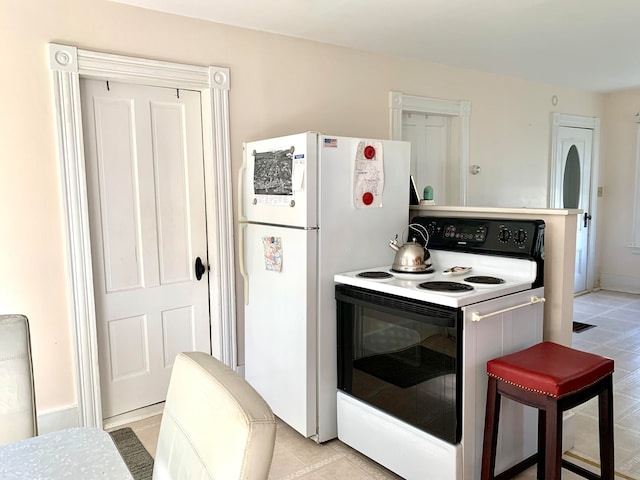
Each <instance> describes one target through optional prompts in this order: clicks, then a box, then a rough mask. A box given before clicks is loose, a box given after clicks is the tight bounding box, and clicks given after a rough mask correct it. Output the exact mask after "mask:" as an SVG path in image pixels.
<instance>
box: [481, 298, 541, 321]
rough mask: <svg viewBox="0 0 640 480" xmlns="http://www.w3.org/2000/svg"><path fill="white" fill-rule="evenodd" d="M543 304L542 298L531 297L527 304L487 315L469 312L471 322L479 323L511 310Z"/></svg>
mask: <svg viewBox="0 0 640 480" xmlns="http://www.w3.org/2000/svg"><path fill="white" fill-rule="evenodd" d="M544 302H545V298H544V297H536V296H532V297H531V300H530V301H529V302H527V303H523V304H521V305H514V306H513V307H509V308H504V309H502V310H498V311H495V312H491V313H487V314H486V315H480V312H471V321H472V322H479V321H480V320H482V319H483V318H487V317H493V316H494V315H500V314H501V313H506V312H510V311H511V310H517V309H518V308H523V307H528V306H529V305H535V304H536V303H544Z"/></svg>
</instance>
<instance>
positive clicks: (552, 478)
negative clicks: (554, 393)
mask: <svg viewBox="0 0 640 480" xmlns="http://www.w3.org/2000/svg"><path fill="white" fill-rule="evenodd" d="M545 410H546V417H547V418H546V422H545V439H546V445H545V456H544V470H545V476H544V478H545V480H560V478H561V477H560V475H561V473H560V470H561V468H562V411H561V410H559V409H558V402H557V401H556V400H555V399H554V398H551V397H547V408H546V409H545Z"/></svg>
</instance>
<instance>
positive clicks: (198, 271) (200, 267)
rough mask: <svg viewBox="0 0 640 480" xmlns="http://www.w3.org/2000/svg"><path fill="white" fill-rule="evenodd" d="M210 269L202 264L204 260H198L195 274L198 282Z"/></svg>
mask: <svg viewBox="0 0 640 480" xmlns="http://www.w3.org/2000/svg"><path fill="white" fill-rule="evenodd" d="M208 269H209V267H208V266H205V264H204V263H202V259H201V258H200V257H198V258H196V265H195V272H196V279H197V280H200V279H201V278H202V275H204V272H206V271H207V270H208Z"/></svg>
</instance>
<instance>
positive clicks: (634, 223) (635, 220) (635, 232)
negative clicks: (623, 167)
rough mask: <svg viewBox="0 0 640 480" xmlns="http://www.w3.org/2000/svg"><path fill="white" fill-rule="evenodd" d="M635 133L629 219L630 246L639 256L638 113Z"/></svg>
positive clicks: (639, 170) (639, 133)
mask: <svg viewBox="0 0 640 480" xmlns="http://www.w3.org/2000/svg"><path fill="white" fill-rule="evenodd" d="M635 121H636V123H637V124H638V126H637V132H636V181H635V184H634V187H633V217H632V219H631V245H629V249H630V250H631V253H632V254H633V255H640V225H639V224H640V113H637V114H636V116H635Z"/></svg>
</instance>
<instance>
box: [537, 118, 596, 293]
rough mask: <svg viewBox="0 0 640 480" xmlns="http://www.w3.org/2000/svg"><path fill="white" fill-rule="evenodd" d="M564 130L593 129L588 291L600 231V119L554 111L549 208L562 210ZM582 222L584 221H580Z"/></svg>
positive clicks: (588, 210) (591, 280)
mask: <svg viewBox="0 0 640 480" xmlns="http://www.w3.org/2000/svg"><path fill="white" fill-rule="evenodd" d="M560 127H574V128H585V129H589V130H593V142H592V145H591V185H590V186H589V191H590V195H589V205H588V206H587V208H586V209H584V211H585V212H588V213H589V214H590V215H591V221H590V223H589V243H588V247H587V248H588V249H589V252H588V254H587V255H588V258H587V290H592V289H593V287H594V285H595V257H596V256H595V251H596V228H595V225H597V217H598V202H597V192H598V170H599V166H600V119H599V118H597V117H581V116H578V115H567V114H565V113H557V112H554V113H553V115H552V121H551V157H550V169H549V205H548V206H549V207H550V208H561V207H562V205H558V203H559V202H560V190H561V189H562V162H561V161H558V158H557V156H558V132H559V129H560ZM578 221H580V219H578Z"/></svg>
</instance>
